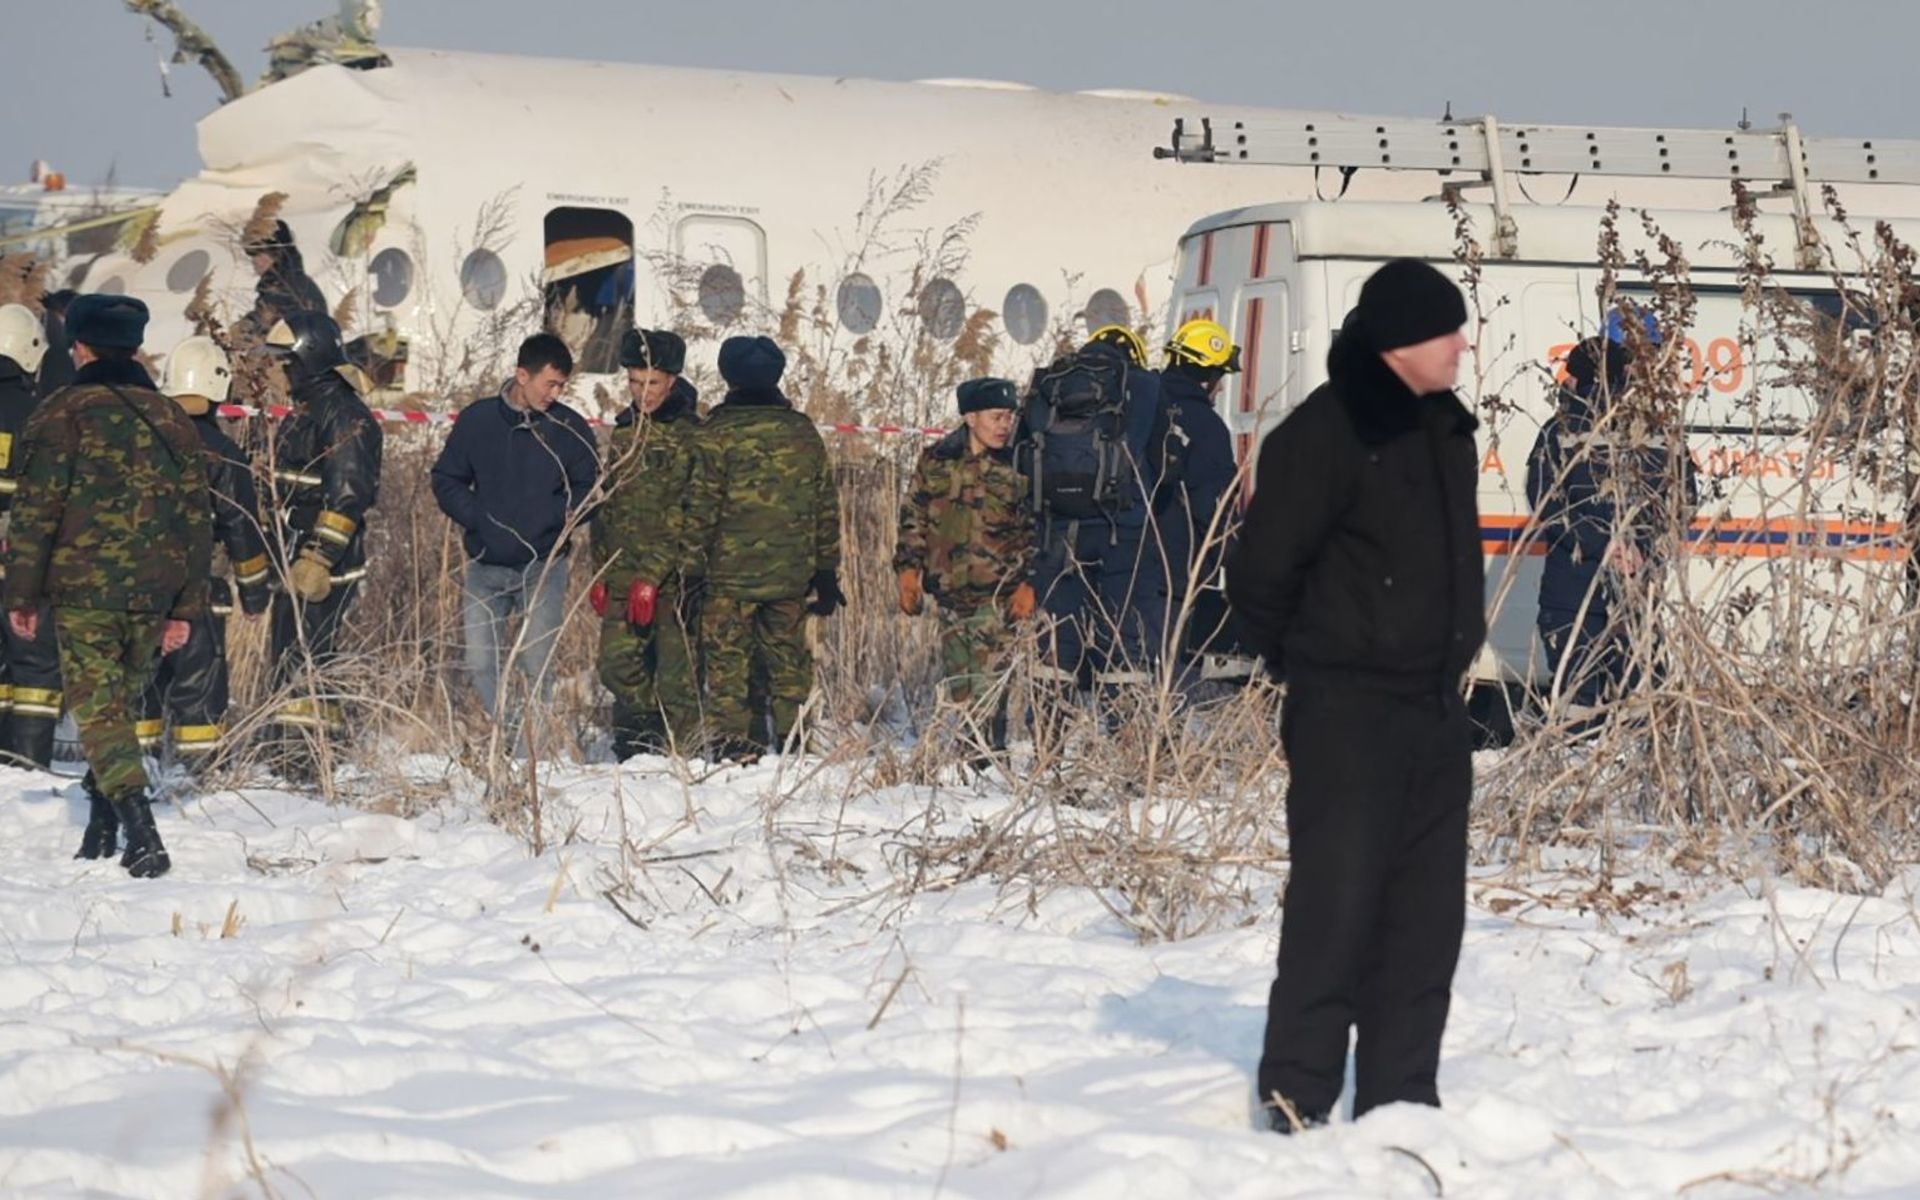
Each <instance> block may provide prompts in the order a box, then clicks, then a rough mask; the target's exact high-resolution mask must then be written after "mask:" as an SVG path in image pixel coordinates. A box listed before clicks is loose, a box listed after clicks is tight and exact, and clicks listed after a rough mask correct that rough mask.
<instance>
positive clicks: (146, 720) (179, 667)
mask: <svg viewBox="0 0 1920 1200" xmlns="http://www.w3.org/2000/svg"><path fill="white" fill-rule="evenodd" d="M189 624H190V625H191V626H192V630H193V631H192V634H191V636H189V637H188V638H187V644H186V645H184V646H182V647H180V648H179V649H178V650H175V651H174V652H173V653H172V654H167V655H163V656H161V658H160V662H159V665H158V666H156V667H155V668H154V671H153V678H152V679H150V680H148V681H147V688H146V691H145V692H143V693H142V694H141V697H140V722H139V725H138V726H137V727H136V731H137V732H138V733H139V735H140V744H141V746H142V747H144V748H145V749H148V750H150V751H158V750H159V749H160V748H161V746H162V739H163V738H164V737H165V735H166V732H167V729H168V726H171V727H172V730H173V749H174V752H175V753H176V754H178V755H180V756H181V757H183V758H205V757H206V756H207V755H210V754H212V753H214V752H215V751H217V750H219V749H220V742H221V738H222V737H223V735H224V730H223V729H222V727H221V722H222V721H223V720H225V719H226V715H227V618H226V617H225V616H224V615H217V614H209V615H207V616H204V617H195V618H194V619H193V620H192V621H190V622H189Z"/></svg>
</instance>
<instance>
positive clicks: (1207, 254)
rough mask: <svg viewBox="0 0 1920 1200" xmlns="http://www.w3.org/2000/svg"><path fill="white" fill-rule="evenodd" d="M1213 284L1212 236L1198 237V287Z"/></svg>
mask: <svg viewBox="0 0 1920 1200" xmlns="http://www.w3.org/2000/svg"><path fill="white" fill-rule="evenodd" d="M1212 282H1213V234H1212V233H1211V232H1209V233H1203V234H1201V235H1200V282H1199V285H1198V286H1200V287H1206V286H1207V285H1208V284H1210V283H1212Z"/></svg>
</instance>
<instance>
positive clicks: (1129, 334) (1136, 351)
mask: <svg viewBox="0 0 1920 1200" xmlns="http://www.w3.org/2000/svg"><path fill="white" fill-rule="evenodd" d="M1087 345H1089V346H1118V347H1119V348H1120V349H1122V350H1124V351H1126V352H1127V357H1128V358H1130V359H1132V360H1133V365H1134V366H1136V367H1145V366H1146V365H1147V344H1146V343H1145V342H1144V341H1141V340H1140V335H1139V334H1137V333H1135V332H1134V331H1133V330H1131V329H1128V328H1127V327H1126V326H1125V325H1102V326H1101V327H1100V328H1098V329H1096V330H1094V331H1093V336H1092V337H1090V338H1088V339H1087Z"/></svg>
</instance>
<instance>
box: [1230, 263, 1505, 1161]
mask: <svg viewBox="0 0 1920 1200" xmlns="http://www.w3.org/2000/svg"><path fill="white" fill-rule="evenodd" d="M1466 319H1467V311H1466V305H1465V303H1464V302H1463V301H1462V299H1461V296H1460V292H1459V289H1457V288H1456V287H1455V286H1454V285H1453V284H1452V283H1451V282H1449V281H1448V279H1447V278H1446V277H1445V276H1444V275H1442V274H1440V272H1438V271H1436V270H1435V269H1433V268H1432V267H1431V266H1428V265H1427V264H1425V263H1422V262H1417V261H1414V260H1411V259H1401V260H1397V261H1395V262H1391V263H1388V264H1387V265H1386V266H1384V267H1382V268H1380V270H1379V271H1377V272H1375V273H1374V275H1373V276H1372V277H1371V278H1370V279H1368V280H1367V282H1366V284H1365V286H1364V287H1362V288H1361V291H1360V303H1359V305H1358V307H1356V308H1355V310H1354V311H1353V313H1351V314H1350V315H1349V316H1348V318H1347V323H1346V326H1345V328H1343V329H1342V330H1341V331H1340V333H1339V335H1338V336H1337V337H1336V338H1335V340H1334V344H1333V350H1332V352H1331V353H1330V354H1329V355H1328V356H1327V368H1328V375H1329V377H1330V378H1329V381H1328V382H1327V383H1326V384H1324V385H1322V386H1321V387H1319V388H1318V389H1316V390H1315V391H1314V392H1313V394H1312V395H1310V396H1308V397H1307V399H1306V400H1305V401H1304V402H1303V403H1302V404H1301V405H1300V406H1299V408H1298V409H1296V410H1295V411H1294V412H1293V413H1292V414H1291V415H1290V416H1288V417H1287V419H1286V420H1285V421H1284V422H1282V423H1281V425H1280V426H1279V427H1278V428H1277V429H1275V430H1274V431H1273V433H1272V434H1270V435H1269V436H1268V437H1267V439H1266V441H1265V443H1264V444H1263V445H1262V446H1261V449H1260V460H1259V472H1258V475H1257V477H1256V482H1257V484H1258V489H1257V490H1256V491H1255V493H1254V497H1253V502H1252V504H1251V505H1250V506H1249V508H1248V511H1247V517H1246V522H1245V524H1244V525H1243V527H1242V529H1241V535H1240V542H1239V544H1238V546H1237V547H1236V549H1235V551H1234V553H1233V555H1232V557H1231V559H1230V560H1229V562H1228V566H1227V594H1228V598H1229V600H1230V601H1231V602H1232V605H1233V610H1234V614H1235V616H1236V618H1237V620H1238V622H1239V625H1240V628H1241V633H1242V635H1243V637H1244V638H1245V639H1246V641H1247V643H1248V645H1249V647H1250V648H1251V649H1253V650H1254V651H1255V652H1257V653H1258V654H1260V655H1261V656H1263V657H1264V658H1265V660H1266V662H1267V666H1268V669H1269V670H1271V671H1272V673H1273V675H1274V677H1275V678H1276V679H1280V680H1284V681H1285V682H1286V685H1287V696H1286V707H1285V711H1284V714H1283V717H1282V720H1281V726H1280V736H1281V741H1282V743H1283V745H1284V746H1285V748H1286V753H1287V761H1288V765H1289V768H1290V771H1291V781H1290V783H1289V786H1288V790H1287V834H1288V841H1289V845H1290V852H1289V858H1290V861H1291V866H1292V870H1291V874H1290V875H1289V878H1288V880H1287V892H1286V901H1285V910H1284V915H1283V917H1282V919H1281V927H1280V962H1279V971H1278V974H1277V977H1276V978H1275V980H1274V984H1273V990H1272V994H1271V997H1270V1000H1269V1003H1268V1009H1267V1033H1266V1046H1265V1051H1264V1053H1263V1054H1262V1056H1261V1060H1260V1071H1259V1095H1260V1099H1261V1102H1262V1103H1263V1104H1264V1105H1265V1106H1266V1107H1267V1109H1268V1117H1269V1120H1270V1122H1271V1123H1272V1126H1273V1128H1274V1129H1276V1130H1278V1131H1281V1132H1289V1131H1291V1130H1294V1129H1297V1128H1300V1127H1301V1126H1303V1125H1313V1124H1318V1123H1322V1122H1324V1121H1326V1120H1327V1119H1328V1118H1329V1116H1330V1115H1331V1113H1332V1111H1333V1106H1334V1103H1335V1102H1336V1101H1337V1100H1338V1099H1339V1096H1340V1088H1341V1083H1342V1080H1343V1077H1344V1074H1345V1066H1346V1059H1347V1041H1348V1035H1349V1031H1351V1030H1355V1029H1357V1031H1358V1043H1357V1049H1356V1050H1355V1054H1354V1078H1355V1094H1354V1113H1355V1115H1356V1116H1358V1115H1359V1114H1361V1113H1365V1112H1366V1111H1367V1110H1369V1109H1372V1108H1375V1107H1377V1106H1379V1105H1382V1104H1391V1103H1394V1102H1395V1101H1412V1102H1414V1103H1420V1104H1433V1105H1437V1104H1439V1102H1440V1094H1439V1090H1438V1088H1437V1086H1436V1083H1435V1076H1436V1073H1437V1070H1438V1067H1439V1062H1440V1035H1441V1032H1442V1030H1443V1029H1444V1028H1445V1026H1446V1021H1447V1005H1448V999H1449V991H1450V988H1451V984H1452V980H1453V969H1454V964H1455V962H1456V961H1457V959H1458V958H1459V953H1460V937H1461V933H1462V930H1463V928H1464V925H1465V918H1466V866H1467V861H1466V860H1467V805H1468V801H1469V800H1470V798H1471V795H1472V790H1473V764H1472V755H1471V733H1470V726H1469V723H1468V720H1467V713H1466V707H1465V705H1464V703H1463V702H1462V700H1461V696H1460V682H1461V677H1462V675H1463V673H1464V672H1465V671H1466V669H1467V667H1468V666H1469V664H1471V663H1472V661H1473V658H1474V656H1475V654H1476V653H1477V652H1478V650H1479V648H1480V643H1481V641H1482V640H1483V639H1484V638H1485V636H1486V617H1485V613H1484V610H1483V607H1482V605H1483V595H1482V592H1483V586H1484V569H1483V566H1482V563H1481V557H1480V555H1481V551H1480V528H1479V512H1478V508H1477V505H1476V503H1475V499H1474V490H1475V485H1476V481H1477V478H1478V465H1479V462H1478V455H1477V453H1476V451H1475V448H1474V438H1473V431H1474V429H1475V427H1476V424H1477V423H1476V422H1475V420H1474V418H1473V416H1472V415H1471V413H1469V412H1468V410H1467V408H1466V407H1465V406H1464V405H1463V404H1462V403H1461V402H1460V400H1459V398H1458V397H1456V396H1455V395H1454V394H1453V391H1452V388H1453V385H1454V382H1455V380H1456V379H1457V377H1458V374H1459V364H1460V356H1461V355H1462V354H1463V353H1464V352H1465V350H1466V345H1467V343H1466V341H1465V339H1464V338H1463V337H1462V336H1461V334H1460V329H1461V326H1463V325H1464V324H1465V323H1466Z"/></svg>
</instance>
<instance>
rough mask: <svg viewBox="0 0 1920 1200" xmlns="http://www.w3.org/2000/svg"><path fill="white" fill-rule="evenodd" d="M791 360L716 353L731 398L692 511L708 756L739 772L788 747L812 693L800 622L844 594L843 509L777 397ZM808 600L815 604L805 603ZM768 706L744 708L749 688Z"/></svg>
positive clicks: (715, 430)
mask: <svg viewBox="0 0 1920 1200" xmlns="http://www.w3.org/2000/svg"><path fill="white" fill-rule="evenodd" d="M786 366H787V356H786V355H785V354H783V353H782V352H781V350H780V347H778V346H776V345H775V344H774V343H773V341H772V339H770V338H765V337H731V338H728V339H727V340H726V341H725V342H723V343H722V344H721V346H720V377H721V378H722V379H724V380H725V381H726V383H727V395H726V398H725V399H724V400H723V401H721V403H720V404H719V405H717V406H716V407H715V408H714V409H713V411H712V412H711V413H709V414H708V416H707V423H706V426H705V428H704V429H703V430H702V432H701V438H700V441H701V445H702V448H703V453H702V454H701V455H700V464H701V465H700V473H699V475H698V476H697V477H696V479H695V483H694V487H693V492H692V497H691V500H690V502H689V512H690V513H691V514H692V519H693V522H694V542H695V544H696V545H699V546H701V547H702V548H703V554H704V557H705V568H704V575H705V578H706V581H707V586H706V594H705V598H704V602H703V603H704V608H703V609H702V614H701V635H702V645H703V647H704V648H705V652H706V660H707V691H708V697H707V717H708V727H709V731H710V733H711V734H712V737H713V739H714V743H715V745H714V753H715V754H717V755H718V756H721V757H727V758H733V759H736V760H739V761H746V760H751V759H754V758H757V757H758V756H759V755H760V753H761V752H762V751H763V750H764V749H765V748H766V746H767V739H768V732H769V731H768V727H767V724H766V720H767V718H768V716H771V718H772V722H773V723H772V729H771V735H772V738H773V743H774V744H775V745H784V744H785V743H786V741H787V739H788V737H789V735H790V734H792V732H793V729H794V726H795V725H796V724H797V723H798V722H799V719H800V707H801V705H802V704H804V703H805V702H806V699H807V694H808V693H809V692H810V691H812V689H813V651H812V649H811V648H810V647H809V646H808V645H807V614H808V613H812V614H813V615H815V616H820V617H825V616H830V615H831V614H832V613H833V611H834V610H835V609H837V608H839V607H840V606H842V605H843V604H845V603H846V597H845V596H844V595H842V594H841V591H840V498H839V491H838V488H837V487H836V486H835V484H834V478H833V465H832V463H831V462H829V461H828V459H827V447H826V443H825V442H823V441H822V440H821V438H820V431H819V430H818V429H816V428H815V427H814V424H813V422H812V421H811V420H809V419H808V418H807V416H806V415H805V414H804V413H801V412H799V411H797V410H796V409H795V408H794V407H793V404H792V402H791V401H789V400H788V399H787V398H786V396H785V395H783V394H782V393H781V391H780V376H781V375H782V374H783V373H784V372H785V370H786ZM809 597H811V600H809ZM756 673H757V674H759V675H760V677H761V679H762V680H763V681H764V684H765V687H766V704H765V707H766V708H768V709H770V710H771V712H770V713H768V712H761V711H759V707H760V706H758V705H756V704H755V703H754V702H753V700H752V699H751V697H752V695H753V685H754V677H755V675H756Z"/></svg>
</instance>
